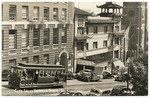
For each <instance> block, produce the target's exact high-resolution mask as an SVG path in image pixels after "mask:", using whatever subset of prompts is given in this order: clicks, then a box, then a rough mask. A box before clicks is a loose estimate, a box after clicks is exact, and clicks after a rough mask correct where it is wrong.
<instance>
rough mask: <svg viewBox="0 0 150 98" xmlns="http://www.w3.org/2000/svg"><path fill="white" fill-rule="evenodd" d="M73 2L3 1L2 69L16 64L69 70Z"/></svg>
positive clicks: (72, 28) (72, 30)
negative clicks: (61, 67)
mask: <svg viewBox="0 0 150 98" xmlns="http://www.w3.org/2000/svg"><path fill="white" fill-rule="evenodd" d="M73 16H74V3H72V2H3V3H2V69H8V68H9V67H10V66H12V65H17V64H18V63H19V62H26V63H39V64H61V65H64V66H65V67H66V68H71V67H72V66H71V65H72V64H71V63H72V61H71V59H72V58H71V57H72V56H71V55H72V43H73V40H72V39H73V32H74V25H73V18H74V17H73Z"/></svg>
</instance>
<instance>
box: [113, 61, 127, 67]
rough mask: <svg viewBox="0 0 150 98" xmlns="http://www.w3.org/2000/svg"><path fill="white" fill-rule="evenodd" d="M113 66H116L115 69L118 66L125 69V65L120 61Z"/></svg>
mask: <svg viewBox="0 0 150 98" xmlns="http://www.w3.org/2000/svg"><path fill="white" fill-rule="evenodd" d="M113 64H114V65H115V67H117V66H118V67H119V68H121V67H125V66H124V64H123V63H122V62H121V61H120V60H118V61H114V62H113Z"/></svg>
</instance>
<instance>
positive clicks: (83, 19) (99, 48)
mask: <svg viewBox="0 0 150 98" xmlns="http://www.w3.org/2000/svg"><path fill="white" fill-rule="evenodd" d="M108 5H113V7H111V8H109V6H108ZM97 8H101V13H100V14H98V16H92V15H90V14H89V13H88V12H85V11H75V22H74V23H75V24H74V25H75V48H74V49H75V50H74V51H75V52H74V55H75V62H74V65H75V72H78V71H79V70H82V69H86V68H89V66H101V67H103V69H104V70H103V71H109V72H110V73H111V72H112V66H113V64H114V66H116V67H117V66H118V67H120V66H121V65H123V64H122V54H123V50H122V49H123V47H122V46H123V42H122V37H123V35H124V34H123V33H124V32H123V31H122V30H121V18H122V16H123V14H121V13H120V9H121V8H122V7H121V6H119V5H116V4H113V3H110V2H108V3H106V4H104V5H102V6H97ZM76 10H79V9H76ZM118 67H117V68H118Z"/></svg>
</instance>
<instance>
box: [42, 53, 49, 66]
mask: <svg viewBox="0 0 150 98" xmlns="http://www.w3.org/2000/svg"><path fill="white" fill-rule="evenodd" d="M43 63H44V64H49V54H44V61H43Z"/></svg>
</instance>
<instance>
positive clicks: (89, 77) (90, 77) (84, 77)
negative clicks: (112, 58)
mask: <svg viewBox="0 0 150 98" xmlns="http://www.w3.org/2000/svg"><path fill="white" fill-rule="evenodd" d="M76 77H77V79H78V80H81V81H87V82H91V81H99V80H100V77H99V75H98V74H96V73H95V72H93V71H92V70H90V69H84V70H81V71H80V72H78V73H77V76H76Z"/></svg>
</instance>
